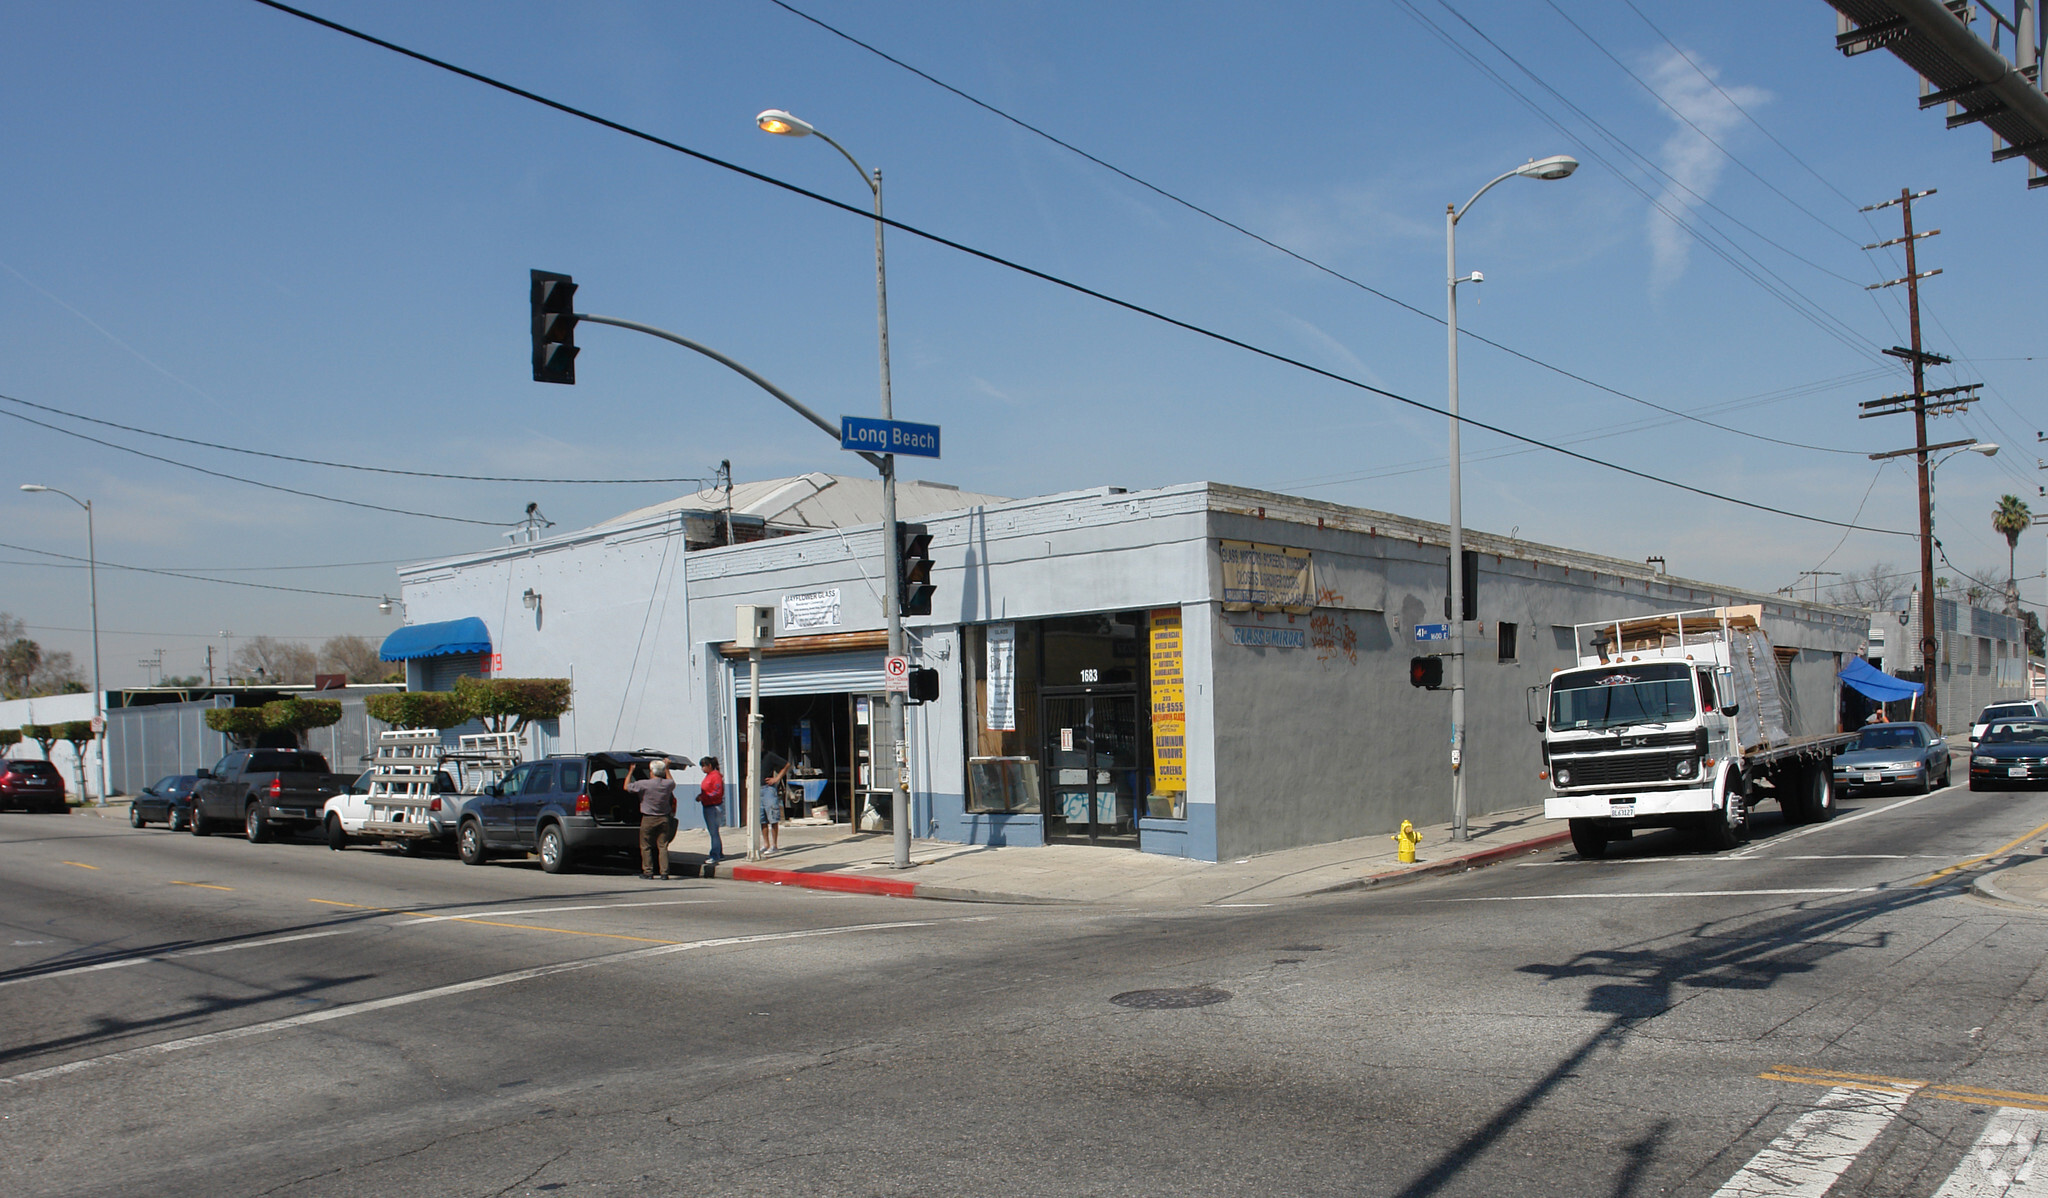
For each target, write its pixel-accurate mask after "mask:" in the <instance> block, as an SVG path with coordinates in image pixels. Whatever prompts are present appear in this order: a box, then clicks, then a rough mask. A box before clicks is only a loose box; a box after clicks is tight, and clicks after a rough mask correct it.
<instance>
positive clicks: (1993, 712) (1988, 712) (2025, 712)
mask: <svg viewBox="0 0 2048 1198" xmlns="http://www.w3.org/2000/svg"><path fill="white" fill-rule="evenodd" d="M2030 717H2038V718H2040V719H2048V702H2043V701H2042V700H2040V699H2019V700H2015V701H2013V702H2011V703H1993V704H1992V705H1991V706H1989V707H1987V708H1985V709H1984V710H1982V711H1980V712H1978V713H1977V719H1976V722H1975V723H1973V724H1971V725H1970V743H1971V744H1973V745H1974V744H1976V743H1977V741H1978V738H1980V737H1982V736H1983V735H1984V727H1985V725H1987V724H1989V723H1990V722H1991V721H1993V720H2024V719H2028V718H2030Z"/></svg>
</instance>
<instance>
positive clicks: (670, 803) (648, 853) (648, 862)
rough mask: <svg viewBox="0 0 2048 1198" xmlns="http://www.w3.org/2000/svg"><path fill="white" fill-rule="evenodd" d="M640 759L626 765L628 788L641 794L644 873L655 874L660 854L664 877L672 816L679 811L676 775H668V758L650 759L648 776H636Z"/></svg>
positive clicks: (641, 847) (642, 865)
mask: <svg viewBox="0 0 2048 1198" xmlns="http://www.w3.org/2000/svg"><path fill="white" fill-rule="evenodd" d="M639 771H640V766H639V764H638V763H637V762H636V763H634V764H633V765H630V766H628V767H627V768H626V792H627V793H628V794H634V795H638V796H640V876H641V877H642V878H652V877H654V876H655V874H654V864H655V860H656V859H657V858H659V859H660V862H661V879H662V881H664V882H665V881H667V880H668V837H669V820H670V819H671V818H672V817H673V816H674V815H675V813H676V784H675V779H673V778H670V777H669V776H668V762H666V761H650V762H648V763H647V773H648V775H649V776H648V777H645V778H640V779H638V780H635V778H634V777H633V775H634V774H636V773H638V772H639Z"/></svg>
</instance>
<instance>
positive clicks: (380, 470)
mask: <svg viewBox="0 0 2048 1198" xmlns="http://www.w3.org/2000/svg"><path fill="white" fill-rule="evenodd" d="M0 400H6V401H7V402H8V403H15V404H20V405H21V406H23V407H25V408H34V409H36V410H37V411H39V412H49V413H51V414H52V415H56V416H63V417H65V418H67V419H70V420H82V421H84V422H85V423H87V424H97V425H99V426H101V427H102V428H117V429H120V430H121V431H122V432H124V433H136V434H139V435H141V436H144V437H158V438H161V439H163V440H165V441H176V442H178V443H179V444H181V445H197V446H199V447H200V448H202V449H218V450H220V451H222V452H223V453H240V454H247V455H249V456H250V457H255V458H270V459H272V460H274V461H279V462H296V463H298V464H299V465H302V466H325V467H327V468H329V469H332V470H361V471H364V472H366V473H370V474H398V475H404V476H405V477H407V478H440V479H449V480H452V481H455V482H467V483H547V484H554V485H563V486H627V485H636V484H642V483H696V484H699V485H702V484H703V483H705V482H708V481H709V480H708V479H702V478H507V477H503V476H500V475H490V474H443V473H440V472H438V471H433V470H398V469H394V468H392V467H389V466H364V465H360V464H358V463H355V462H324V461H321V460H320V459H318V458H295V457H293V456H291V455H290V454H286V453H269V452H267V451H265V450H261V449H242V448H240V447H239V446H234V445H222V444H219V443H218V442H214V441H200V440H196V439H194V438H192V437H180V436H178V435H177V434H175V433H160V432H157V431H155V430H154V429H146V428H137V427H136V426H134V425H132V424H120V423H117V422H115V421H112V420H101V419H99V418H98V417H94V416H83V415H80V414H79V413H77V412H67V411H65V410H64V409H63V408H53V407H51V406H50V405H48V404H40V403H36V402H34V401H33V400H27V399H22V398H20V397H19V396H15V395H7V394H0Z"/></svg>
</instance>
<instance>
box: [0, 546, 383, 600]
mask: <svg viewBox="0 0 2048 1198" xmlns="http://www.w3.org/2000/svg"><path fill="white" fill-rule="evenodd" d="M0 549H12V550H14V551H15V552H17V553H36V554H41V555H42V556H44V557H55V558H62V559H63V560H62V561H55V562H9V563H7V564H9V565H17V566H46V567H49V568H52V569H72V570H84V569H88V568H91V567H93V566H95V565H96V566H98V567H100V568H101V569H106V570H128V571H132V572H133V573H136V574H159V575H162V576H163V577H165V578H184V579H189V580H190V581H192V582H214V583H219V584H220V585H222V586H229V587H253V588H254V589H256V590H259V591H289V592H291V593H292V594H295V595H327V596H330V597H332V598H335V599H382V598H384V596H382V595H358V594H356V593H355V592H353V591H319V590H313V589H312V588H310V587H281V586H277V585H275V584H273V583H268V582H243V581H242V580H241V579H238V578H208V577H206V576H205V575H203V574H185V573H181V572H179V571H177V570H158V569H153V568H151V567H149V566H127V565H122V564H121V563H120V562H109V561H92V560H89V559H87V558H82V557H78V556H76V555H74V554H69V553H53V552H51V551H50V550H48V549H35V548H32V547H30V546H28V545H10V544H8V543H7V542H5V541H0ZM71 563H77V564H75V565H73V564H71Z"/></svg>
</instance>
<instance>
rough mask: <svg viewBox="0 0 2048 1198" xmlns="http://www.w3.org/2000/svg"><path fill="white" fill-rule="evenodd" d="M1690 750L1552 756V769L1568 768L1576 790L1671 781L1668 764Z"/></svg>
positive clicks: (1685, 756) (1674, 761) (1571, 786)
mask: <svg viewBox="0 0 2048 1198" xmlns="http://www.w3.org/2000/svg"><path fill="white" fill-rule="evenodd" d="M1690 756H1691V754H1690V753H1631V754H1629V755H1627V756H1625V757H1556V758H1552V759H1551V768H1552V769H1561V770H1568V771H1570V774H1571V781H1570V782H1569V783H1567V784H1566V785H1567V786H1568V787H1569V788H1571V789H1574V790H1576V789H1577V788H1579V787H1581V786H1629V785H1634V784H1638V783H1643V782H1670V781H1672V767H1673V766H1675V765H1676V764H1677V763H1678V762H1679V761H1680V760H1682V759H1684V758H1687V757H1690Z"/></svg>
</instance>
